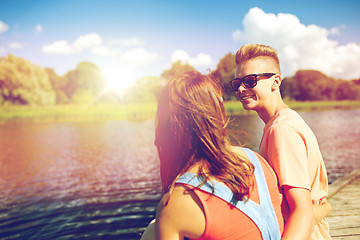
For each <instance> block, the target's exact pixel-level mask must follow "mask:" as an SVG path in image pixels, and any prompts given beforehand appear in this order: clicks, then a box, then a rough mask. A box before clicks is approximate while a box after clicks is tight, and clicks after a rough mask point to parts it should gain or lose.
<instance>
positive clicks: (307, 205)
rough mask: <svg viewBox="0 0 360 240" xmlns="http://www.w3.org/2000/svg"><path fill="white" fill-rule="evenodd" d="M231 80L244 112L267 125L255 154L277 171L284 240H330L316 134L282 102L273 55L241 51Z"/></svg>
mask: <svg viewBox="0 0 360 240" xmlns="http://www.w3.org/2000/svg"><path fill="white" fill-rule="evenodd" d="M235 77H236V78H235V79H234V80H232V81H231V86H232V88H233V89H234V90H235V91H236V93H237V96H238V98H239V100H240V102H241V103H242V105H243V107H244V109H246V110H254V111H256V112H257V114H258V115H259V117H260V118H261V119H262V120H263V122H264V123H265V127H264V132H263V136H262V139H261V142H260V147H259V153H260V154H261V155H262V156H263V157H264V158H265V159H267V161H268V162H269V163H270V165H271V166H272V167H273V169H274V170H275V172H276V174H277V176H278V179H279V184H280V186H281V187H282V189H283V192H284V196H285V199H286V202H287V204H288V206H289V210H290V211H289V216H284V218H285V219H286V222H285V224H286V225H285V230H284V234H283V238H282V239H291V240H295V239H331V237H330V235H329V226H328V223H327V221H326V219H325V217H326V216H327V215H328V214H329V213H330V204H329V203H327V200H326V195H327V190H328V181H327V175H326V169H325V164H324V161H323V158H322V155H321V152H320V149H319V145H318V142H317V139H316V137H315V135H314V133H313V132H312V130H311V129H310V128H309V126H308V125H307V124H306V123H305V121H304V120H303V119H302V118H301V117H300V115H299V114H298V113H296V112H295V111H294V110H292V109H290V108H289V107H288V106H287V105H286V104H285V103H284V101H283V99H282V97H281V94H280V84H281V81H282V78H281V73H280V64H279V59H278V56H277V51H276V50H275V49H273V48H271V47H269V46H264V45H259V44H247V45H244V46H242V47H241V48H240V49H239V50H238V52H237V53H236V73H235ZM319 206H320V207H319Z"/></svg>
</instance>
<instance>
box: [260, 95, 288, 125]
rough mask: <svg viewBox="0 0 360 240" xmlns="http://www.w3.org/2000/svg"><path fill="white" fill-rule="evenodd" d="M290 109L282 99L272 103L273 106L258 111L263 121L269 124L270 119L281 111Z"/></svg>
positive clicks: (269, 105)
mask: <svg viewBox="0 0 360 240" xmlns="http://www.w3.org/2000/svg"><path fill="white" fill-rule="evenodd" d="M286 108H289V107H288V106H287V105H286V104H285V103H284V101H283V100H282V99H281V98H280V99H279V100H278V101H274V102H272V104H268V106H265V107H264V108H263V109H261V110H258V111H256V112H257V114H258V115H259V117H260V118H261V120H262V121H263V122H264V123H265V124H267V123H268V122H269V121H270V119H271V118H272V117H273V116H274V115H275V114H277V113H278V112H279V111H281V110H283V109H286Z"/></svg>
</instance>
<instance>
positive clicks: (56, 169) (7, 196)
mask: <svg viewBox="0 0 360 240" xmlns="http://www.w3.org/2000/svg"><path fill="white" fill-rule="evenodd" d="M153 140H154V123H153V121H147V122H143V123H131V122H126V121H113V122H102V123H101V122H100V123H81V124H79V123H56V124H48V125H31V126H30V125H25V124H24V125H7V126H2V127H1V129H0V151H1V153H2V154H1V155H0V163H1V168H0V201H1V209H0V239H3V238H6V239H82V238H87V239H137V238H139V231H140V230H141V229H140V230H139V227H145V226H146V224H147V223H148V222H149V221H150V220H151V219H153V218H154V213H155V210H156V204H157V201H158V199H159V198H160V180H159V179H160V177H159V173H158V168H159V166H158V160H157V152H156V149H155V147H154V145H153Z"/></svg>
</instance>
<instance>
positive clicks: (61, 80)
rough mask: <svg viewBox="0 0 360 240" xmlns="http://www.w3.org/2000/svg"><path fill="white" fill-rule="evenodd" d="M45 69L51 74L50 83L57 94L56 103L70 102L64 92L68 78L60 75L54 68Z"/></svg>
mask: <svg viewBox="0 0 360 240" xmlns="http://www.w3.org/2000/svg"><path fill="white" fill-rule="evenodd" d="M45 70H46V72H47V74H48V76H49V80H50V83H51V85H52V88H53V89H54V91H55V94H56V104H67V103H70V99H69V98H68V96H67V95H66V94H65V92H64V88H65V86H66V84H67V78H66V77H63V76H58V75H57V74H56V72H55V71H54V69H52V68H46V69H45Z"/></svg>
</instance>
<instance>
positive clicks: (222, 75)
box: [212, 53, 236, 100]
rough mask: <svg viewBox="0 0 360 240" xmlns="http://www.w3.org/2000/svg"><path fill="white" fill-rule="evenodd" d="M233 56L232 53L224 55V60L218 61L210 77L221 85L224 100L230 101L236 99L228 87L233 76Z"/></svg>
mask: <svg viewBox="0 0 360 240" xmlns="http://www.w3.org/2000/svg"><path fill="white" fill-rule="evenodd" d="M235 69H236V63H235V55H234V54H232V53H228V54H226V55H225V57H224V58H222V59H220V62H219V64H218V65H217V68H216V70H215V71H214V72H212V75H213V76H215V77H216V78H217V79H219V80H220V82H221V85H222V87H223V89H224V99H225V100H231V99H233V100H234V99H236V95H235V94H234V91H233V90H232V88H231V86H230V81H231V80H232V79H233V78H234V76H235Z"/></svg>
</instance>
